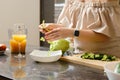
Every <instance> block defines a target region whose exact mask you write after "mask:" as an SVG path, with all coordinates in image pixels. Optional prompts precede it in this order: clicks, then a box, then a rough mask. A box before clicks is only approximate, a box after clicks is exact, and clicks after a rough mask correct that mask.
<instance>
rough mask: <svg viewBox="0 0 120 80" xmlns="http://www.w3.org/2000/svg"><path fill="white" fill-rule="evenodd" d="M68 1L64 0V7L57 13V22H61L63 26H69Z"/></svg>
mask: <svg viewBox="0 0 120 80" xmlns="http://www.w3.org/2000/svg"><path fill="white" fill-rule="evenodd" d="M69 1H70V0H65V4H64V7H63V9H62V11H61V13H60V15H59V18H58V20H57V23H59V24H63V25H64V26H67V27H69V25H70V23H71V19H70V15H69Z"/></svg>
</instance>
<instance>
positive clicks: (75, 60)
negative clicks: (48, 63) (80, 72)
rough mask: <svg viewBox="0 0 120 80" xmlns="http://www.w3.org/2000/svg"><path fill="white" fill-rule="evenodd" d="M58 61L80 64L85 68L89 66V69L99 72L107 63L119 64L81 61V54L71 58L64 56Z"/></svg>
mask: <svg viewBox="0 0 120 80" xmlns="http://www.w3.org/2000/svg"><path fill="white" fill-rule="evenodd" d="M60 60H63V61H68V62H72V63H76V64H81V65H85V66H89V67H92V68H97V69H101V70H104V65H105V64H107V63H110V62H120V60H116V61H109V62H107V61H100V60H90V59H82V58H81V54H78V55H73V56H64V57H61V59H60Z"/></svg>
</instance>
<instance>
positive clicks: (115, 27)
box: [78, 3, 120, 37]
mask: <svg viewBox="0 0 120 80" xmlns="http://www.w3.org/2000/svg"><path fill="white" fill-rule="evenodd" d="M111 4H112V5H111ZM111 4H109V5H108V4H107V3H106V5H105V4H103V5H101V6H102V7H99V6H97V7H96V6H87V7H85V8H84V10H83V14H82V15H81V16H82V18H81V22H80V21H79V25H78V27H80V29H90V30H93V31H94V32H97V33H101V34H104V35H106V36H108V37H118V36H120V22H119V21H120V6H119V5H117V4H116V3H111Z"/></svg>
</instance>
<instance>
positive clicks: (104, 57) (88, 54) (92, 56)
mask: <svg viewBox="0 0 120 80" xmlns="http://www.w3.org/2000/svg"><path fill="white" fill-rule="evenodd" d="M81 58H83V59H92V60H102V61H114V60H116V57H115V56H111V55H106V54H102V53H92V52H86V53H84V54H83V55H82V56H81Z"/></svg>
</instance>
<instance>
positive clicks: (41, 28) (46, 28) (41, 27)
mask: <svg viewBox="0 0 120 80" xmlns="http://www.w3.org/2000/svg"><path fill="white" fill-rule="evenodd" d="M58 27H63V26H62V25H61V24H54V23H45V24H41V25H39V31H40V32H42V33H44V34H45V33H46V32H49V31H51V30H53V29H55V28H58Z"/></svg>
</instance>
